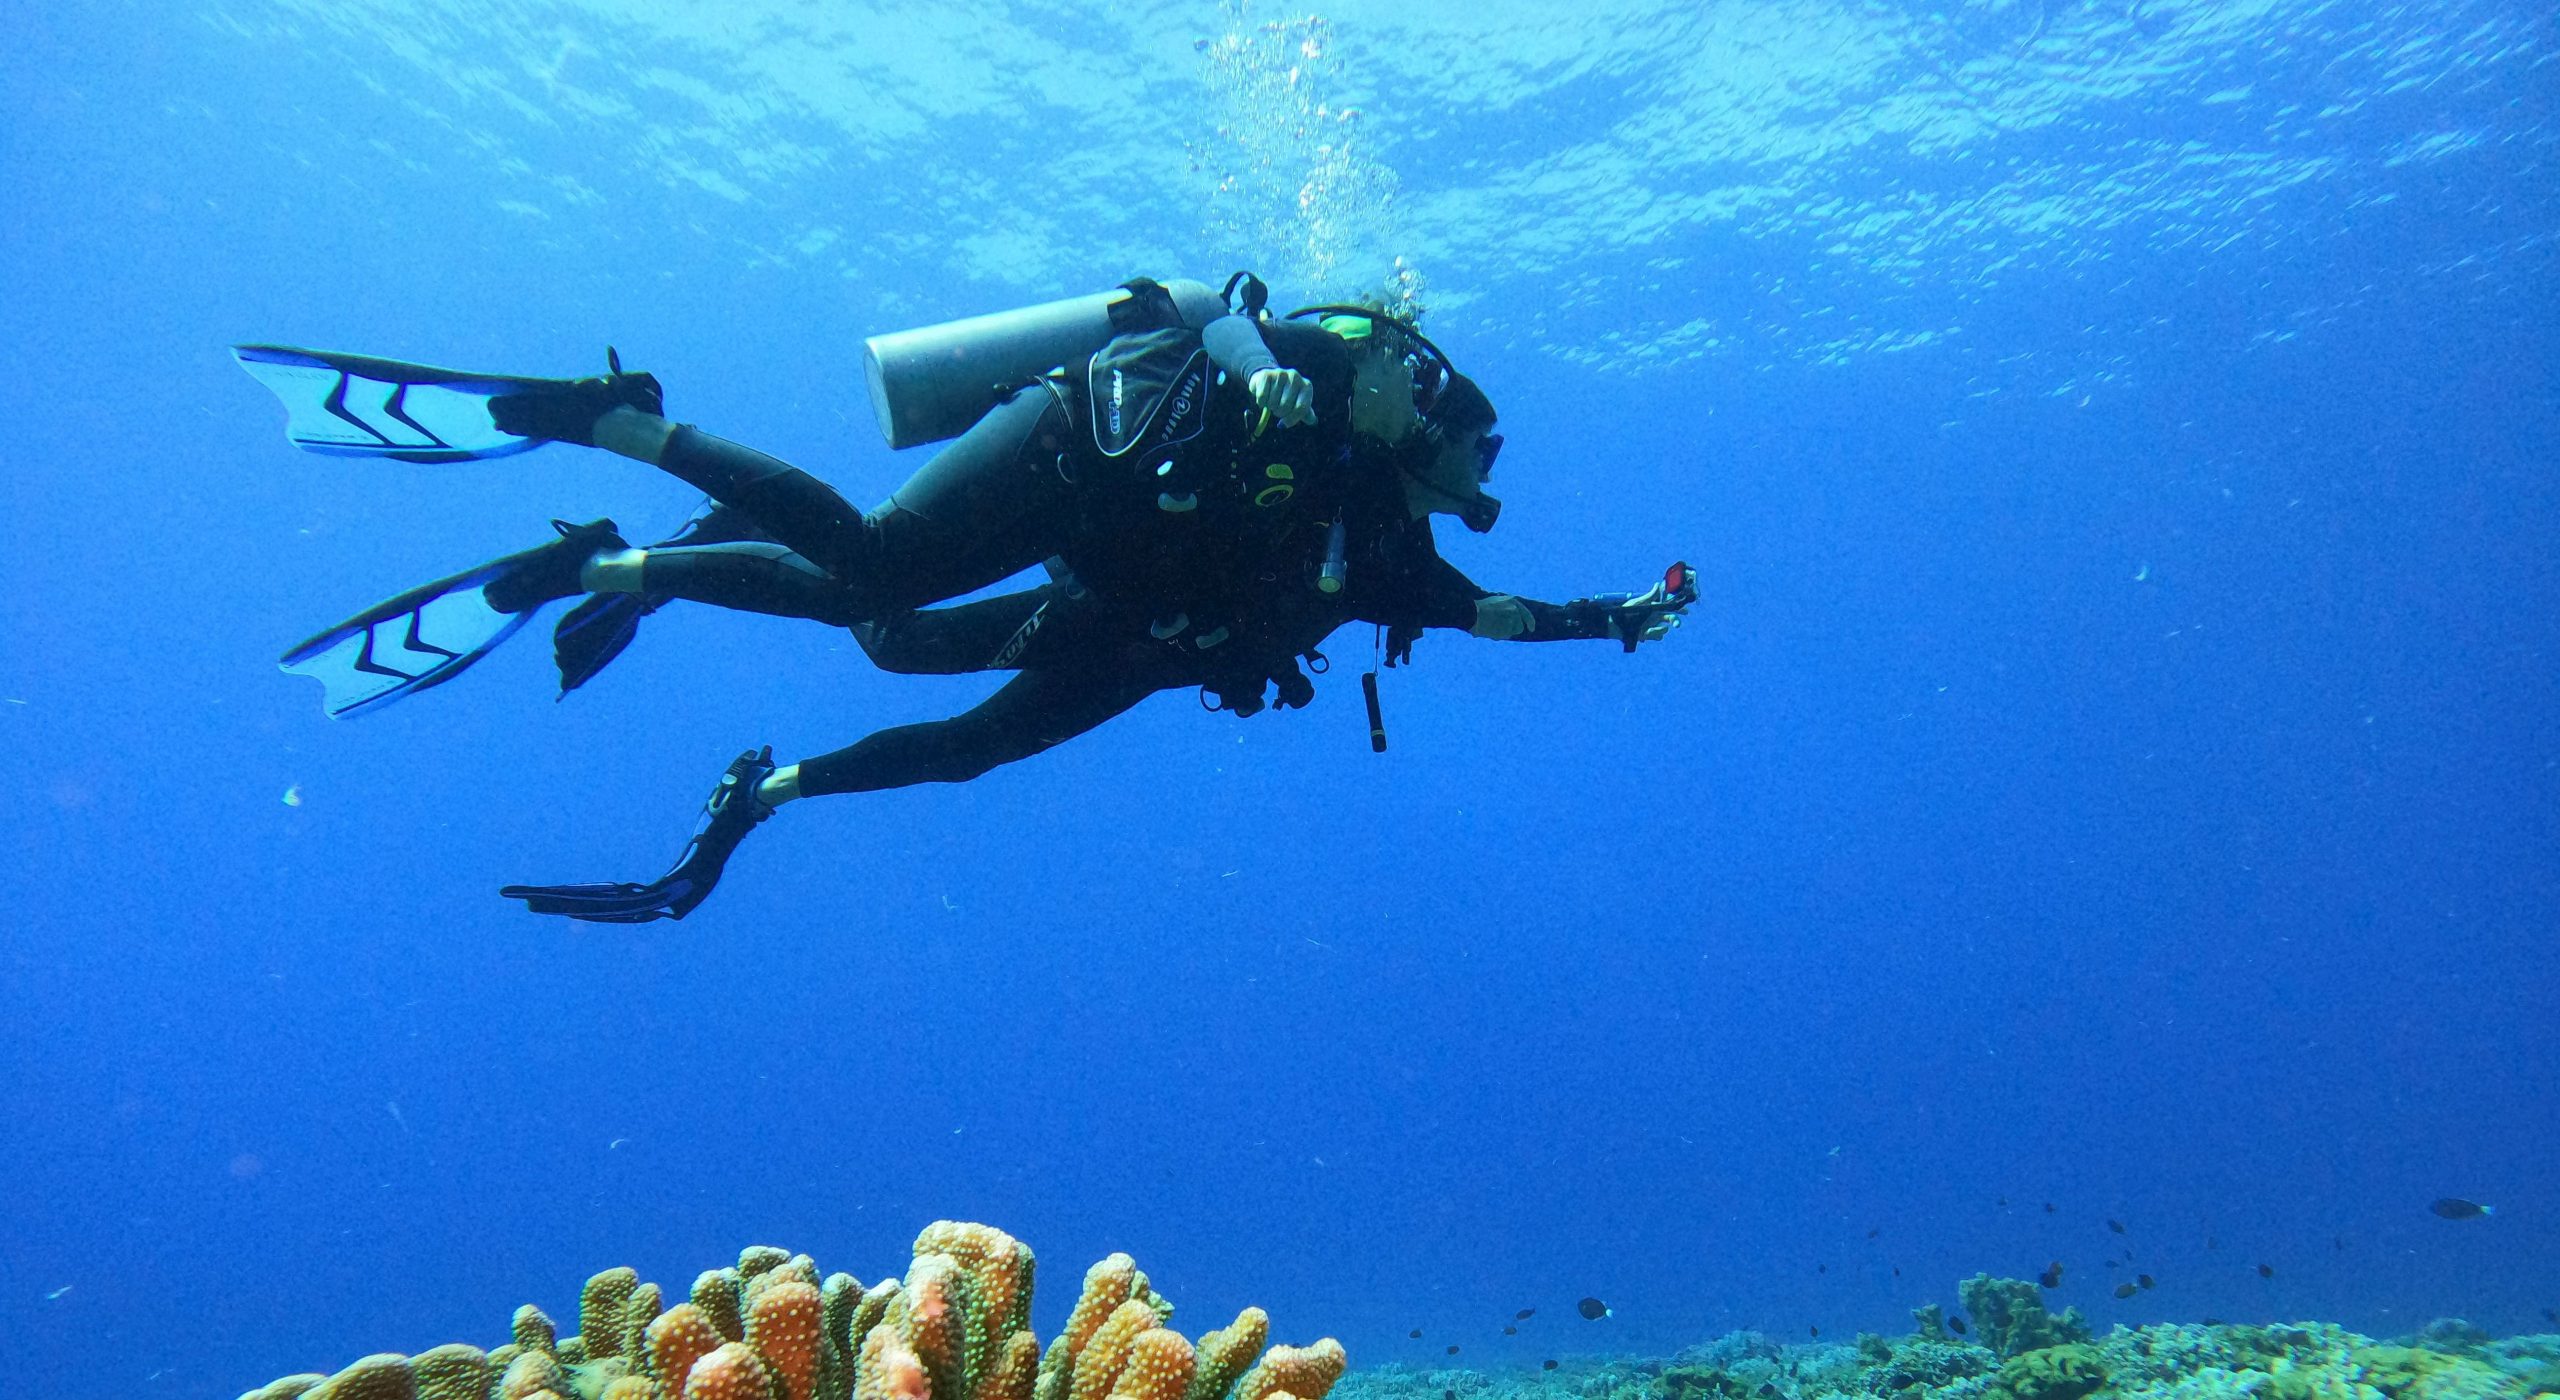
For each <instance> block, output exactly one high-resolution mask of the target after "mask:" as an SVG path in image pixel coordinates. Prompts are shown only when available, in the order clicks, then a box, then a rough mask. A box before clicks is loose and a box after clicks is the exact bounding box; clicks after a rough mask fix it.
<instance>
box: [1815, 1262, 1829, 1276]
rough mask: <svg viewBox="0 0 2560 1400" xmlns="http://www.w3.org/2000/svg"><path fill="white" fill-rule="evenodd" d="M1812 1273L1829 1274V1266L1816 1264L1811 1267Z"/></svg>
mask: <svg viewBox="0 0 2560 1400" xmlns="http://www.w3.org/2000/svg"><path fill="white" fill-rule="evenodd" d="M1813 1271H1814V1272H1815V1273H1817V1274H1827V1273H1829V1272H1831V1266H1830V1265H1828V1264H1816V1265H1814V1266H1813Z"/></svg>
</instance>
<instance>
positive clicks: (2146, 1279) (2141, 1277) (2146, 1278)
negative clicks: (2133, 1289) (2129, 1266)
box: [2133, 1274, 2151, 1288]
mask: <svg viewBox="0 0 2560 1400" xmlns="http://www.w3.org/2000/svg"><path fill="white" fill-rule="evenodd" d="M2133 1281H2134V1282H2135V1283H2137V1284H2140V1285H2141V1286H2142V1287H2144V1288H2149V1287H2150V1286H2151V1275H2149V1274H2135V1275H2134V1276H2133Z"/></svg>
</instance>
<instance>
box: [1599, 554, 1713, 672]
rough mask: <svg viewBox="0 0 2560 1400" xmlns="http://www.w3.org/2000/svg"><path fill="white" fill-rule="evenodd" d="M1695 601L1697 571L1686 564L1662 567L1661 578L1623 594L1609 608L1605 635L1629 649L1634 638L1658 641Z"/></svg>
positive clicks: (1631, 647)
mask: <svg viewBox="0 0 2560 1400" xmlns="http://www.w3.org/2000/svg"><path fill="white" fill-rule="evenodd" d="M1697 601H1698V575H1697V572H1696V571H1695V570H1693V569H1691V568H1690V567H1689V566H1688V565H1687V564H1685V563H1683V564H1674V565H1672V566H1671V567H1670V568H1668V569H1665V570H1663V572H1662V581H1661V582H1659V583H1657V584H1655V585H1654V586H1653V587H1651V588H1650V589H1647V590H1646V591H1644V592H1642V593H1638V594H1635V595H1633V596H1632V597H1627V598H1625V599H1624V601H1621V602H1619V603H1618V605H1617V606H1616V607H1614V608H1612V609H1610V610H1609V635H1610V636H1612V637H1615V638H1617V639H1618V640H1619V641H1620V642H1621V643H1623V644H1624V645H1625V646H1626V649H1627V650H1629V651H1633V650H1635V649H1636V643H1638V642H1658V641H1661V640H1662V639H1663V638H1665V637H1667V636H1670V635H1671V629H1672V628H1674V627H1677V626H1679V625H1680V615H1681V614H1682V613H1684V612H1687V611H1688V610H1689V608H1690V606H1691V605H1692V604H1694V603H1696V602H1697Z"/></svg>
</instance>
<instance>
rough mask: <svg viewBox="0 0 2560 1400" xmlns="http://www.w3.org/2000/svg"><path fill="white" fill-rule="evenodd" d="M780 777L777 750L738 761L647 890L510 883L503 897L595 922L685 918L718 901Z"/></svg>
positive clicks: (537, 910) (768, 811) (745, 755)
mask: <svg viewBox="0 0 2560 1400" xmlns="http://www.w3.org/2000/svg"><path fill="white" fill-rule="evenodd" d="M773 771H774V762H773V747H772V746H771V745H769V744H768V745H766V746H765V747H763V748H761V749H749V750H747V751H746V752H745V753H742V754H740V755H738V757H737V759H736V761H735V762H732V763H731V764H730V765H729V768H728V771H727V772H724V773H722V774H721V775H720V782H719V785H718V786H716V787H714V788H712V789H711V796H710V797H709V798H707V799H705V800H704V802H703V804H702V818H701V820H700V821H699V822H697V823H696V824H695V826H694V830H693V839H692V840H690V841H688V842H686V843H685V848H684V854H683V855H682V856H681V857H679V858H678V859H677V860H676V863H675V868H674V869H672V870H669V871H668V872H667V873H666V874H664V875H661V876H659V877H658V878H657V879H655V880H652V881H650V882H649V883H648V884H645V885H635V884H629V883H621V884H595V885H509V886H507V887H506V888H505V889H502V890H500V891H498V893H500V894H501V895H504V896H505V897H507V898H509V899H521V900H523V901H524V902H525V907H526V909H528V910H530V911H531V912H533V913H536V914H560V915H564V916H566V917H568V918H572V919H583V920H585V921H586V922H588V923H594V924H645V923H648V922H650V921H652V920H655V919H681V918H683V917H684V916H685V915H687V914H690V913H692V912H693V911H694V908H695V906H697V905H699V904H701V903H702V901H704V900H705V899H708V898H710V897H711V890H712V887H713V886H715V885H717V884H719V883H720V872H721V871H722V870H723V869H725V868H727V866H728V864H729V854H730V853H731V852H732V851H735V850H737V849H738V843H739V842H741V841H744V840H746V839H747V833H748V832H750V831H753V830H755V829H756V826H757V825H758V824H759V823H761V822H762V821H764V819H765V818H767V817H769V816H772V815H773V808H771V807H769V806H767V805H766V804H765V802H764V801H763V799H762V798H760V797H758V796H757V795H756V789H757V788H758V787H760V786H762V785H763V783H764V780H765V779H767V778H769V777H772V776H773Z"/></svg>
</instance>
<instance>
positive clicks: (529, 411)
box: [489, 347, 667, 447]
mask: <svg viewBox="0 0 2560 1400" xmlns="http://www.w3.org/2000/svg"><path fill="white" fill-rule="evenodd" d="M604 353H605V363H606V365H607V366H608V368H607V370H606V371H605V373H603V374H599V375H596V376H593V377H592V378H587V379H552V380H543V381H538V382H530V383H528V384H527V386H526V387H525V388H522V389H519V390H517V391H516V392H514V393H512V394H500V395H499V396H497V397H496V398H493V399H491V400H489V422H490V423H491V424H492V425H493V426H495V427H496V428H497V430H498V431H499V432H502V433H512V434H514V435H515V436H517V437H526V438H539V439H542V440H543V441H546V442H574V443H576V444H578V445H579V446H581V447H593V446H595V445H596V424H597V422H598V421H599V420H601V419H602V418H603V417H604V416H605V415H606V414H608V413H611V412H613V411H614V410H615V409H617V408H629V409H637V410H638V411H640V412H642V413H645V414H649V415H651V416H652V417H658V418H663V417H665V416H666V412H667V395H666V391H665V390H664V389H661V388H660V387H659V386H658V377H657V376H656V375H654V374H647V373H637V372H634V373H626V372H624V370H623V368H622V356H621V355H620V354H619V353H618V352H616V351H615V350H613V349H611V348H610V347H608V348H607V349H606V350H605V352H604Z"/></svg>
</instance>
